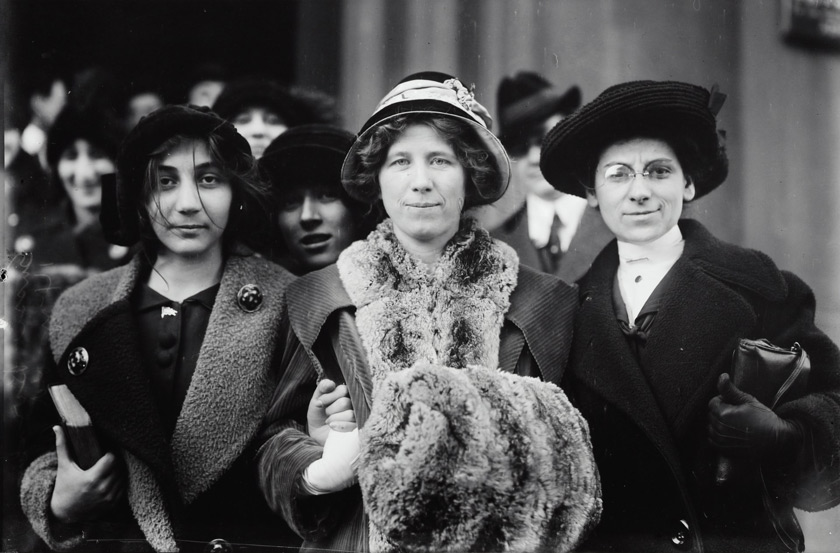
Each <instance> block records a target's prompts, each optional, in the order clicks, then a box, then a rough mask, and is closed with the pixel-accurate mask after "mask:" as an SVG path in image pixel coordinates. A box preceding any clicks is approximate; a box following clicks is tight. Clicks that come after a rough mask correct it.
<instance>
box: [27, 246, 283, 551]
mask: <svg viewBox="0 0 840 553" xmlns="http://www.w3.org/2000/svg"><path fill="white" fill-rule="evenodd" d="M143 264H144V262H143V261H142V260H141V258H140V257H139V256H137V257H135V258H134V259H133V260H132V262H131V263H130V264H129V265H127V266H124V267H120V268H117V269H113V270H111V271H108V272H105V273H101V274H99V275H95V276H93V277H90V278H88V279H86V280H84V281H82V282H81V283H79V284H78V285H76V286H74V287H73V288H71V289H69V290H68V291H67V292H66V293H64V294H63V295H62V296H61V297H60V298H59V300H58V302H57V303H56V306H55V309H54V311H53V315H52V323H51V326H50V344H51V350H52V359H51V361H52V363H51V366H49V367H48V371H49V373H50V378H51V380H53V381H59V382H62V383H64V384H66V385H67V386H68V387H69V388H70V390H71V391H72V392H73V394H74V395H75V396H76V397H77V398H78V400H79V401H80V403H81V404H82V405H83V406H84V407H85V409H86V410H87V411H88V413H89V414H90V416H91V419H92V421H93V424H94V427H95V429H96V431H97V433H98V434H99V436H100V438H101V439H102V441H103V442H104V444H106V446H107V448H108V449H109V450H110V451H113V452H115V453H116V454H117V458H118V459H121V460H122V462H123V463H124V465H125V473H126V479H127V483H128V486H127V497H128V501H127V504H125V505H122V506H121V507H120V508H117V509H114V511H113V512H112V513H110V515H109V516H106V517H105V518H104V520H102V521H98V522H97V523H94V524H89V525H85V526H84V527H82V526H77V525H63V524H60V523H57V522H56V521H55V520H54V519H53V518H52V517H51V515H50V511H49V503H50V497H51V495H52V490H53V486H54V482H55V472H56V466H57V465H56V454H55V451H54V445H52V446H51V445H50V442H52V444H54V438H52V433H51V432H48V434H49V436H50V437H51V439H50V440H47V443H46V444H44V445H45V446H47V447H48V449H46V451H48V452H47V453H44V454H42V455H41V456H39V457H38V458H37V459H35V460H34V461H33V462H32V463H31V464H30V465H29V468H28V469H27V471H26V473H25V475H24V478H23V482H22V487H21V502H22V506H23V509H24V512H25V513H26V515H27V517H28V518H29V520H30V522H31V524H32V526H33V527H34V529H35V530H36V532H37V533H38V534H39V535H40V536H41V538H42V539H43V540H44V541H45V542H46V544H47V545H48V546H49V547H50V548H52V549H55V550H68V549H72V548H74V547H79V548H80V549H82V550H84V551H89V550H90V548H91V547H93V544H92V543H91V542H90V541H88V542H85V541H84V539H85V538H88V539H89V540H96V539H116V540H117V541H116V542H113V541H111V542H104V545H102V547H104V550H107V551H114V550H118V549H122V548H127V549H131V550H134V549H140V550H148V549H149V547H150V546H151V548H153V549H155V550H157V551H173V550H175V549H176V548H177V547H179V545H177V544H176V541H175V540H195V541H201V540H203V541H204V542H205V544H206V542H207V541H209V540H211V539H215V538H224V539H227V540H228V541H231V542H236V541H240V542H241V541H246V540H247V542H248V543H259V542H260V540H265V541H267V542H268V543H271V542H277V541H282V540H283V538H284V537H285V538H290V537H291V534H290V533H289V532H288V530H286V535H285V536H284V535H283V531H282V528H283V526H282V522H281V521H280V520H279V519H278V518H277V517H276V516H273V515H272V514H271V513H270V512H269V511H268V509H267V508H266V506H265V504H264V502H263V501H262V499H261V498H260V496H259V493H258V491H257V488H256V482H255V481H254V478H253V466H251V465H250V463H249V461H250V459H252V458H253V452H251V447H252V445H251V442H252V438H253V437H254V436H255V435H256V433H257V431H258V429H259V425H260V421H261V420H262V417H263V415H264V414H265V411H266V408H267V406H268V401H269V399H270V397H271V393H272V391H273V390H274V385H275V384H276V382H277V378H278V374H277V371H276V369H277V367H278V364H277V363H276V356H275V353H276V352H277V351H278V349H277V348H278V338H279V332H280V321H281V319H282V318H283V310H284V307H283V302H282V298H283V294H284V291H285V288H286V285H287V284H288V283H289V282H290V281H291V280H292V277H291V275H290V274H289V273H288V272H286V271H285V270H284V269H282V268H280V267H279V266H277V265H275V264H273V263H271V262H269V261H267V260H265V259H262V258H260V257H257V256H253V255H244V256H243V255H239V254H238V253H234V254H231V255H229V256H228V258H227V260H226V262H225V267H224V271H223V275H222V279H221V284H220V287H219V290H218V293H217V296H216V300H215V303H214V306H213V310H212V312H211V315H210V320H209V323H208V326H207V330H206V333H205V336H204V341H203V343H202V345H201V350H200V353H199V358H198V361H197V363H196V368H195V372H194V374H193V377H192V381H191V383H190V387H189V390H188V392H187V396H186V399H185V400H184V404H183V407H182V410H181V412H180V414H179V416H178V419H177V422H176V426H175V430H174V432H173V433H172V436H171V438H170V437H168V436H167V434H166V433H165V431H164V430H163V428H164V427H163V424H162V421H161V417H160V415H159V411H158V408H157V405H156V403H155V399H154V395H153V393H152V388H151V384H150V379H149V376H148V374H147V372H146V368H145V367H144V365H143V356H142V354H141V351H140V346H139V337H138V327H137V321H136V319H135V317H134V315H133V312H132V308H131V303H130V297H131V294H132V292H133V291H134V290H135V289H136V288H137V286H138V284H139V279H140V278H142V275H143V274H144V270H143V268H142V267H143ZM248 284H252V285H256V286H257V287H258V288H259V291H260V292H262V302H261V304H260V305H259V306H258V308H257V309H256V310H253V311H248V310H246V309H244V308H243V303H242V302H240V301H239V300H238V297H239V292H240V290H241V289H242V287H243V286H245V285H248ZM251 306H253V304H252V305H251ZM245 307H248V305H247V304H245ZM78 347H83V348H85V350H86V351H87V353H88V358H89V361H88V364H87V368H86V370H85V371H84V372H83V373H81V374H80V375H79V376H73V375H72V374H71V373H70V372H69V371H68V370H67V359H68V355H69V354H70V353H71V352H72V351H73V350H75V349H76V348H78ZM45 395H46V394H45ZM124 503H126V502H124ZM275 531H276V533H275ZM83 533H84V534H83ZM131 539H135V540H138V541H134V542H131V541H130V540H131ZM265 541H264V543H265ZM179 543H185V542H179ZM202 547H203V546H202V545H199V549H201V548H202ZM182 549H183V546H182Z"/></svg>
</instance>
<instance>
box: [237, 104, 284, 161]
mask: <svg viewBox="0 0 840 553" xmlns="http://www.w3.org/2000/svg"><path fill="white" fill-rule="evenodd" d="M232 123H233V126H234V127H236V130H237V131H239V134H241V135H242V136H244V137H245V140H247V141H248V144H250V145H251V154H252V155H253V156H254V157H255V158H257V159H260V158H261V157H262V155H263V153H264V152H265V149H266V148H268V145H269V144H271V141H272V140H274V139H275V138H277V137H278V136H280V135H281V134H283V133H284V132H286V131H287V130H288V129H289V127H288V125H286V123H285V122H284V121H283V120H282V119H281V118H280V116H279V115H277V113H275V112H274V111H272V110H270V109H268V108H261V107H251V108H248V109H246V110H245V111H243V112H242V113H240V114H239V115H237V116H236V117H234V118H233V120H232Z"/></svg>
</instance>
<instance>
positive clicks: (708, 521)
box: [541, 81, 840, 552]
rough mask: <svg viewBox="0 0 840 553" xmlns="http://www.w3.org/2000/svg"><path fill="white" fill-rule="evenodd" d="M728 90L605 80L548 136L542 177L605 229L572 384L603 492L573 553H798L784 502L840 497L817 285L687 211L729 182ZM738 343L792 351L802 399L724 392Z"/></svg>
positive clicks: (587, 282)
mask: <svg viewBox="0 0 840 553" xmlns="http://www.w3.org/2000/svg"><path fill="white" fill-rule="evenodd" d="M723 98H724V96H723V95H722V94H720V93H718V92H717V91H716V90H713V91H711V92H710V91H708V90H706V89H703V88H701V87H698V86H694V85H691V84H686V83H680V82H653V81H637V82H629V83H624V84H620V85H616V86H613V87H611V88H609V89H607V90H606V91H604V92H603V93H602V94H601V95H600V96H598V97H597V98H596V99H595V100H593V101H592V102H591V103H589V104H588V105H586V106H584V107H583V108H581V109H580V110H579V111H578V112H577V113H575V114H573V115H572V116H570V117H569V118H568V119H565V120H563V121H561V122H560V123H559V124H558V125H557V126H555V127H554V128H553V129H552V130H551V131H550V132H549V134H548V135H547V137H546V140H545V142H544V144H543V150H542V159H541V169H542V171H543V173H544V174H545V176H546V178H547V179H548V181H549V182H550V183H551V184H553V185H554V186H555V187H556V188H558V189H559V190H561V191H563V192H567V193H569V194H577V195H578V196H581V197H585V198H586V199H587V201H588V202H589V204H590V205H591V206H595V207H597V208H598V209H599V210H600V212H601V216H602V217H603V219H604V222H605V223H606V225H607V227H609V229H610V230H611V231H612V232H613V234H614V235H615V240H614V241H613V242H611V243H610V244H609V245H608V246H607V247H606V248H605V249H604V250H603V251H602V252H601V254H600V255H599V256H598V257H597V259H596V260H595V262H594V263H593V265H592V267H591V269H590V270H589V272H588V273H587V275H586V276H585V277H584V278H583V279H582V280H581V281H580V282H579V285H580V289H579V293H580V299H581V308H580V311H579V312H578V316H577V321H576V325H575V334H574V342H573V346H572V353H571V359H570V365H569V366H570V370H569V371H567V373H566V379H565V384H566V388H567V390H568V391H569V393H570V395H571V396H572V398H573V401H575V402H576V404H577V406H578V407H579V408H580V409H581V411H582V413H584V416H586V417H587V419H588V421H589V424H590V427H591V429H592V439H593V447H594V448H595V456H596V461H597V462H598V466H599V470H600V471H601V476H602V485H603V493H604V514H603V517H602V519H601V523H600V525H599V527H598V528H596V530H595V532H594V533H593V535H592V536H591V539H590V540H589V542H588V543H587V544H585V545H584V550H594V551H648V552H651V551H672V550H674V548H676V549H677V550H684V551H706V552H709V551H733V552H735V551H739V552H744V551H788V550H795V549H797V548H798V549H799V550H800V551H801V550H802V547H803V536H802V531H801V530H800V529H799V526H798V523H797V522H796V519H795V517H794V515H793V511H792V507H793V506H796V507H799V508H802V509H808V510H819V509H824V508H827V507H830V506H832V505H834V504H836V503H837V502H838V500H840V486H838V477H840V351H838V348H837V346H836V345H835V344H834V343H833V342H832V341H831V340H830V339H829V338H828V337H827V336H826V335H825V334H823V332H821V331H820V330H819V329H818V328H817V327H816V326H815V325H814V309H815V302H814V296H813V293H812V292H811V290H810V288H809V287H808V286H807V285H806V284H805V283H804V282H802V281H801V280H800V279H799V278H798V277H796V276H795V275H793V274H791V273H788V272H784V271H780V270H779V269H778V268H777V267H776V266H775V264H774V263H773V262H772V261H771V260H770V258H769V257H767V256H766V255H764V254H762V253H760V252H757V251H754V250H748V249H745V248H741V247H738V246H734V245H731V244H727V243H724V242H722V241H720V240H718V239H717V238H715V237H714V236H713V235H712V234H711V233H710V232H709V231H708V230H707V229H706V228H705V227H704V226H703V225H701V224H700V223H698V222H696V221H693V220H689V219H681V215H682V213H683V207H684V205H685V204H686V203H687V202H690V201H692V200H695V199H697V198H700V197H702V196H704V195H706V194H708V193H709V192H711V191H712V190H714V189H715V188H716V187H717V186H719V185H720V184H721V183H722V182H723V181H724V179H725V178H726V175H727V170H728V161H727V156H726V153H725V149H724V146H723V144H722V142H721V140H720V138H719V136H720V135H719V132H718V128H717V122H716V118H715V117H716V114H717V110H718V109H719V108H720V106H721V104H722V101H723ZM741 338H749V339H760V338H764V339H767V340H769V341H770V342H771V343H773V344H774V345H776V346H779V347H782V348H791V347H793V346H794V343H798V344H800V345H801V347H802V348H804V349H805V351H806V352H807V353H808V354H809V355H810V359H811V373H810V379H809V385H808V388H807V390H806V392H805V393H804V395H801V396H800V397H796V398H793V399H791V400H790V401H787V402H784V403H782V404H781V405H780V406H777V407H776V409H775V410H770V409H769V408H767V407H765V406H764V405H762V404H761V403H760V402H758V400H757V399H756V398H755V397H753V396H752V395H750V394H748V393H747V392H746V391H744V390H740V389H739V388H738V387H737V386H735V384H734V383H733V381H732V380H731V379H730V377H729V374H728V372H729V370H730V364H731V359H732V355H733V350H734V349H735V347H736V346H737V345H738V341H739V339H741ZM722 456H723V457H727V458H729V459H731V461H730V465H731V467H732V473H731V474H732V476H731V477H730V478H729V479H722V478H720V479H719V478H718V476H719V472H718V467H720V465H721V463H720V459H721V457H722Z"/></svg>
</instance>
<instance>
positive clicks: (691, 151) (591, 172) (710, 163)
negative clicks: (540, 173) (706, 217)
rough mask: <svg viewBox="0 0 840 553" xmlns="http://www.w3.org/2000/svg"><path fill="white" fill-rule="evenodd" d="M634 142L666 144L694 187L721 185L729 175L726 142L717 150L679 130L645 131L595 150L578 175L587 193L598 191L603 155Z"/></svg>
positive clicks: (626, 134)
mask: <svg viewBox="0 0 840 553" xmlns="http://www.w3.org/2000/svg"><path fill="white" fill-rule="evenodd" d="M634 138H648V139H652V140H661V141H663V142H665V143H666V144H667V145H668V146H670V148H671V149H672V150H674V154H675V155H676V156H677V161H678V162H679V163H680V167H681V168H682V171H683V174H684V175H685V176H686V177H687V178H688V180H689V181H690V182H692V183H694V185H695V186H698V187H704V185H705V183H708V182H715V183H717V182H721V181H723V180H724V179H725V178H726V175H727V173H728V172H729V158H728V157H727V155H726V145H725V144H724V142H723V140H720V139H719V140H718V142H717V144H716V145H715V146H714V147H711V146H709V145H706V146H705V147H704V146H701V144H700V143H698V142H697V141H696V140H695V139H694V138H693V137H692V136H689V135H687V134H685V133H683V132H680V131H678V130H669V129H646V130H635V131H631V130H627V131H625V132H621V133H618V134H615V135H613V136H611V137H610V139H609V141H605V142H604V143H603V144H602V145H601V147H600V148H593V149H592V152H594V153H593V155H592V156H591V157H590V158H589V159H587V160H586V163H585V164H583V171H584V172H583V173H578V174H577V175H576V178H577V180H578V181H579V182H580V184H581V186H583V187H584V188H585V189H586V191H587V192H593V191H594V190H595V172H596V171H597V168H598V161H599V160H600V158H601V155H602V154H603V153H604V151H605V150H606V149H607V148H609V147H610V146H612V145H613V144H618V143H620V142H626V141H627V140H632V139H634Z"/></svg>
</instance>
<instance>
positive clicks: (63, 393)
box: [49, 384, 105, 470]
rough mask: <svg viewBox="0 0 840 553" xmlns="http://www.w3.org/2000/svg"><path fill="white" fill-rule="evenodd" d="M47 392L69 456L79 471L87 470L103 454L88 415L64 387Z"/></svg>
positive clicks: (59, 385) (53, 387) (60, 386)
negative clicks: (65, 438)
mask: <svg viewBox="0 0 840 553" xmlns="http://www.w3.org/2000/svg"><path fill="white" fill-rule="evenodd" d="M49 392H50V397H52V400H53V403H54V404H55V408H56V410H58V414H59V416H60V417H61V421H62V423H63V426H64V432H65V435H66V437H67V446H68V449H69V451H70V456H71V457H72V458H73V460H74V461H76V464H77V465H79V468H80V469H82V470H87V469H89V468H90V467H92V466H93V465H94V464H96V462H97V461H98V460H99V459H100V458H101V457H102V456H103V455H104V454H105V452H104V451H103V450H102V446H101V445H100V444H99V439H98V438H97V437H96V431H95V430H94V428H93V423H92V422H91V420H90V415H88V412H87V411H85V408H84V407H82V404H81V403H79V400H78V399H76V396H74V395H73V392H71V391H70V389H69V388H68V387H67V386H66V385H64V384H55V385H53V386H50V387H49Z"/></svg>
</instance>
